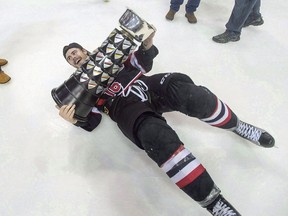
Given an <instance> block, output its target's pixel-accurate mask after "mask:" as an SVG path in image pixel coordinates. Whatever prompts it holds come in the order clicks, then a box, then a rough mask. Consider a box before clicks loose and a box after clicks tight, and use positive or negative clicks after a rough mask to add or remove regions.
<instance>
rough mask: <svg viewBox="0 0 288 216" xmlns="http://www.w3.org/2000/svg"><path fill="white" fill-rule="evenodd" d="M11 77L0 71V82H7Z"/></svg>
mask: <svg viewBox="0 0 288 216" xmlns="http://www.w3.org/2000/svg"><path fill="white" fill-rule="evenodd" d="M10 79H11V78H10V77H9V76H8V75H7V74H6V73H4V71H0V84H4V83H7V82H8V81H9V80H10Z"/></svg>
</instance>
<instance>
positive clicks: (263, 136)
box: [233, 120, 275, 148]
mask: <svg viewBox="0 0 288 216" xmlns="http://www.w3.org/2000/svg"><path fill="white" fill-rule="evenodd" d="M233 132H234V133H236V134H238V135H239V136H241V137H243V138H244V139H247V140H249V141H251V142H253V143H255V144H256V145H259V146H262V147H265V148H271V147H273V146H274V145H275V140H274V138H273V137H272V136H271V135H270V134H269V133H268V132H267V131H265V130H263V129H261V128H258V127H255V126H253V125H251V124H248V123H245V122H243V121H240V120H239V121H238V124H237V127H236V128H235V130H234V131H233Z"/></svg>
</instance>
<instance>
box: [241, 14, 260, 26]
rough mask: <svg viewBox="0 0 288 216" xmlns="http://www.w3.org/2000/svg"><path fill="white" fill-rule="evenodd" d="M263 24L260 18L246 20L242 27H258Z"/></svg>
mask: <svg viewBox="0 0 288 216" xmlns="http://www.w3.org/2000/svg"><path fill="white" fill-rule="evenodd" d="M263 23H264V20H263V18H262V17H261V16H260V17H258V18H256V19H253V18H248V19H247V20H246V22H245V23H244V25H243V27H247V26H249V25H253V26H259V25H263Z"/></svg>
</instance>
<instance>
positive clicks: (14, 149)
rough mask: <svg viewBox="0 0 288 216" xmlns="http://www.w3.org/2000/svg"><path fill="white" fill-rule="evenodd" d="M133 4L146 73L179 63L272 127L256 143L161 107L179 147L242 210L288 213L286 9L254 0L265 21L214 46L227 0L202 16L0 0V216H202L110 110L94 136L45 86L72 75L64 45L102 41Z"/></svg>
mask: <svg viewBox="0 0 288 216" xmlns="http://www.w3.org/2000/svg"><path fill="white" fill-rule="evenodd" d="M126 7H129V8H131V9H133V10H134V11H136V12H137V13H138V14H139V15H140V16H141V17H143V18H144V19H146V20H147V21H149V22H150V23H153V24H154V25H155V26H156V27H157V29H158V32H157V34H156V36H155V44H156V45H157V47H158V48H159V50H160V54H159V55H158V57H157V58H156V59H155V62H154V68H153V70H152V72H151V74H153V73H158V72H168V71H180V72H183V73H186V74H188V75H189V76H191V77H192V79H193V80H194V81H195V82H196V83H197V84H199V85H204V86H207V87H208V88H210V90H212V91H213V92H214V93H215V94H217V96H218V97H219V98H221V99H222V100H223V101H225V102H226V103H227V104H228V105H229V106H230V107H231V108H232V110H233V111H234V112H235V113H236V114H237V115H238V116H239V117H240V118H241V119H243V120H244V121H247V122H250V123H252V124H255V125H257V126H259V127H262V128H264V129H266V130H268V131H269V132H270V133H271V134H273V136H274V137H275V139H276V145H277V148H272V149H264V148H260V147H258V146H255V145H254V144H252V143H250V142H248V141H246V140H243V139H241V138H240V137H238V136H236V135H234V134H233V133H231V132H228V131H224V130H220V129H217V128H212V127H210V126H208V125H206V124H204V123H202V122H200V121H199V120H197V119H192V118H188V117H186V116H184V115H183V114H180V113H170V114H166V115H165V117H166V118H167V121H168V123H169V124H170V125H171V126H172V127H173V128H174V129H175V130H176V131H177V133H178V135H179V136H180V138H181V140H182V141H183V142H184V143H185V145H186V147H187V148H188V149H190V150H191V151H192V153H193V154H194V155H195V156H196V157H197V158H198V159H199V160H200V161H201V162H202V164H203V165H204V166H205V167H206V168H207V170H208V171H209V173H210V175H211V176H212V177H213V179H214V181H215V182H216V184H217V185H218V186H219V187H220V188H221V189H222V192H223V195H224V196H225V197H226V198H227V199H228V200H229V201H230V202H231V203H232V204H233V205H234V206H235V207H236V208H237V209H238V210H239V211H240V212H241V213H242V215H244V216H272V215H273V216H274V215H277V216H286V215H288V205H287V204H288V195H287V194H288V161H287V155H288V147H287V146H288V144H287V140H288V138H287V137H286V136H287V134H286V135H285V133H287V128H286V124H287V122H288V118H287V110H288V100H287V92H288V87H287V86H288V71H287V69H288V43H287V38H288V30H287V26H288V25H287V22H288V19H287V18H288V15H287V11H288V6H287V2H286V1H284V0H278V1H277V3H276V2H275V1H266V0H263V2H262V14H263V17H264V20H265V24H264V25H263V26H260V27H248V28H245V29H243V32H242V35H241V40H240V41H239V42H236V43H228V44H217V43H214V42H213V41H212V40H211V38H212V36H214V35H216V34H219V33H222V32H223V31H224V29H225V27H224V25H225V23H226V22H227V20H228V18H229V16H230V13H231V10H232V7H233V1H220V0H215V1H208V0H203V1H202V2H201V4H200V7H199V8H198V10H197V12H196V16H197V18H198V23H197V24H196V25H192V24H189V23H188V22H187V20H186V19H185V17H184V14H185V11H184V5H183V6H182V7H181V9H180V11H179V13H178V14H177V15H176V18H175V20H174V21H173V22H168V21H166V20H165V18H164V16H165V14H166V13H167V11H168V9H169V1H168V0H142V1H140V0H138V1H136V0H110V2H108V3H104V2H103V1H102V0H81V1H80V0H9V1H5V0H0V17H1V21H0V27H1V28H0V29H1V33H0V58H6V59H8V60H9V64H8V65H7V66H4V67H2V69H3V70H4V71H6V72H7V73H8V74H9V75H10V76H11V77H12V80H11V81H10V82H9V83H7V84H4V85H0V127H1V132H0V215H1V216H38V215H39V216H95V215H97V216H98V215H99V216H102V215H103V216H127V215H128V216H147V215H149V216H180V215H181V216H188V215H189V216H191V215H193V216H202V215H203V216H204V215H209V214H208V212H207V211H206V210H205V209H202V208H201V207H200V206H199V205H198V204H197V203H195V202H194V201H193V200H192V199H190V198H189V197H188V196H187V195H186V194H184V193H183V192H182V191H181V190H179V189H178V188H177V187H176V186H175V185H174V184H173V183H172V182H170V180H169V178H168V177H166V175H165V174H164V173H162V171H161V170H160V169H159V168H158V167H157V166H156V165H155V164H154V162H152V161H151V160H150V159H149V158H148V157H147V156H146V154H145V153H144V152H143V151H141V150H139V149H138V148H137V147H135V146H134V145H133V144H132V143H131V142H130V141H129V140H127V139H126V138H125V137H124V136H123V135H122V134H121V132H120V131H119V130H118V128H117V126H116V125H115V123H113V122H112V121H111V120H110V119H109V118H108V117H107V116H104V117H103V121H102V123H101V125H100V126H99V127H98V128H97V129H96V130H94V131H93V132H91V133H88V132H86V131H84V130H81V129H80V128H77V127H73V126H71V125H70V124H69V123H67V122H65V121H64V120H62V119H61V118H60V117H59V115H58V111H57V110H56V109H55V105H54V101H53V100H52V97H51V95H50V91H51V89H52V88H54V87H57V86H59V85H60V84H61V83H62V82H63V81H64V80H65V79H66V78H68V76H69V75H70V74H71V73H72V72H73V68H71V66H69V65H68V64H67V63H66V62H65V60H64V58H63V56H62V47H63V46H64V45H66V44H67V43H70V42H73V41H76V42H79V43H81V44H82V45H83V46H84V47H86V48H87V49H90V50H92V49H94V48H96V47H97V46H99V45H100V44H101V43H102V42H103V41H104V39H105V38H106V37H107V36H108V34H109V33H110V32H111V31H112V30H113V29H114V28H115V27H116V26H118V19H119V17H120V16H121V15H122V13H123V12H124V11H125V10H126Z"/></svg>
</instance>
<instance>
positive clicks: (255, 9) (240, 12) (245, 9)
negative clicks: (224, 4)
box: [226, 0, 261, 34]
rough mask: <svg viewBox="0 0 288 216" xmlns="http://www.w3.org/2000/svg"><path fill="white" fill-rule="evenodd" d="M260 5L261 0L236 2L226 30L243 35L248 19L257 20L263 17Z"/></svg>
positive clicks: (239, 0) (240, 0)
mask: <svg viewBox="0 0 288 216" xmlns="http://www.w3.org/2000/svg"><path fill="white" fill-rule="evenodd" d="M260 5H261V0H235V4H234V8H233V10H232V13H231V16H230V18H229V20H228V22H227V24H226V29H227V30H229V31H234V32H235V33H239V34H241V30H242V27H243V25H244V23H245V21H246V20H247V19H257V18H258V17H260V16H261V13H260Z"/></svg>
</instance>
